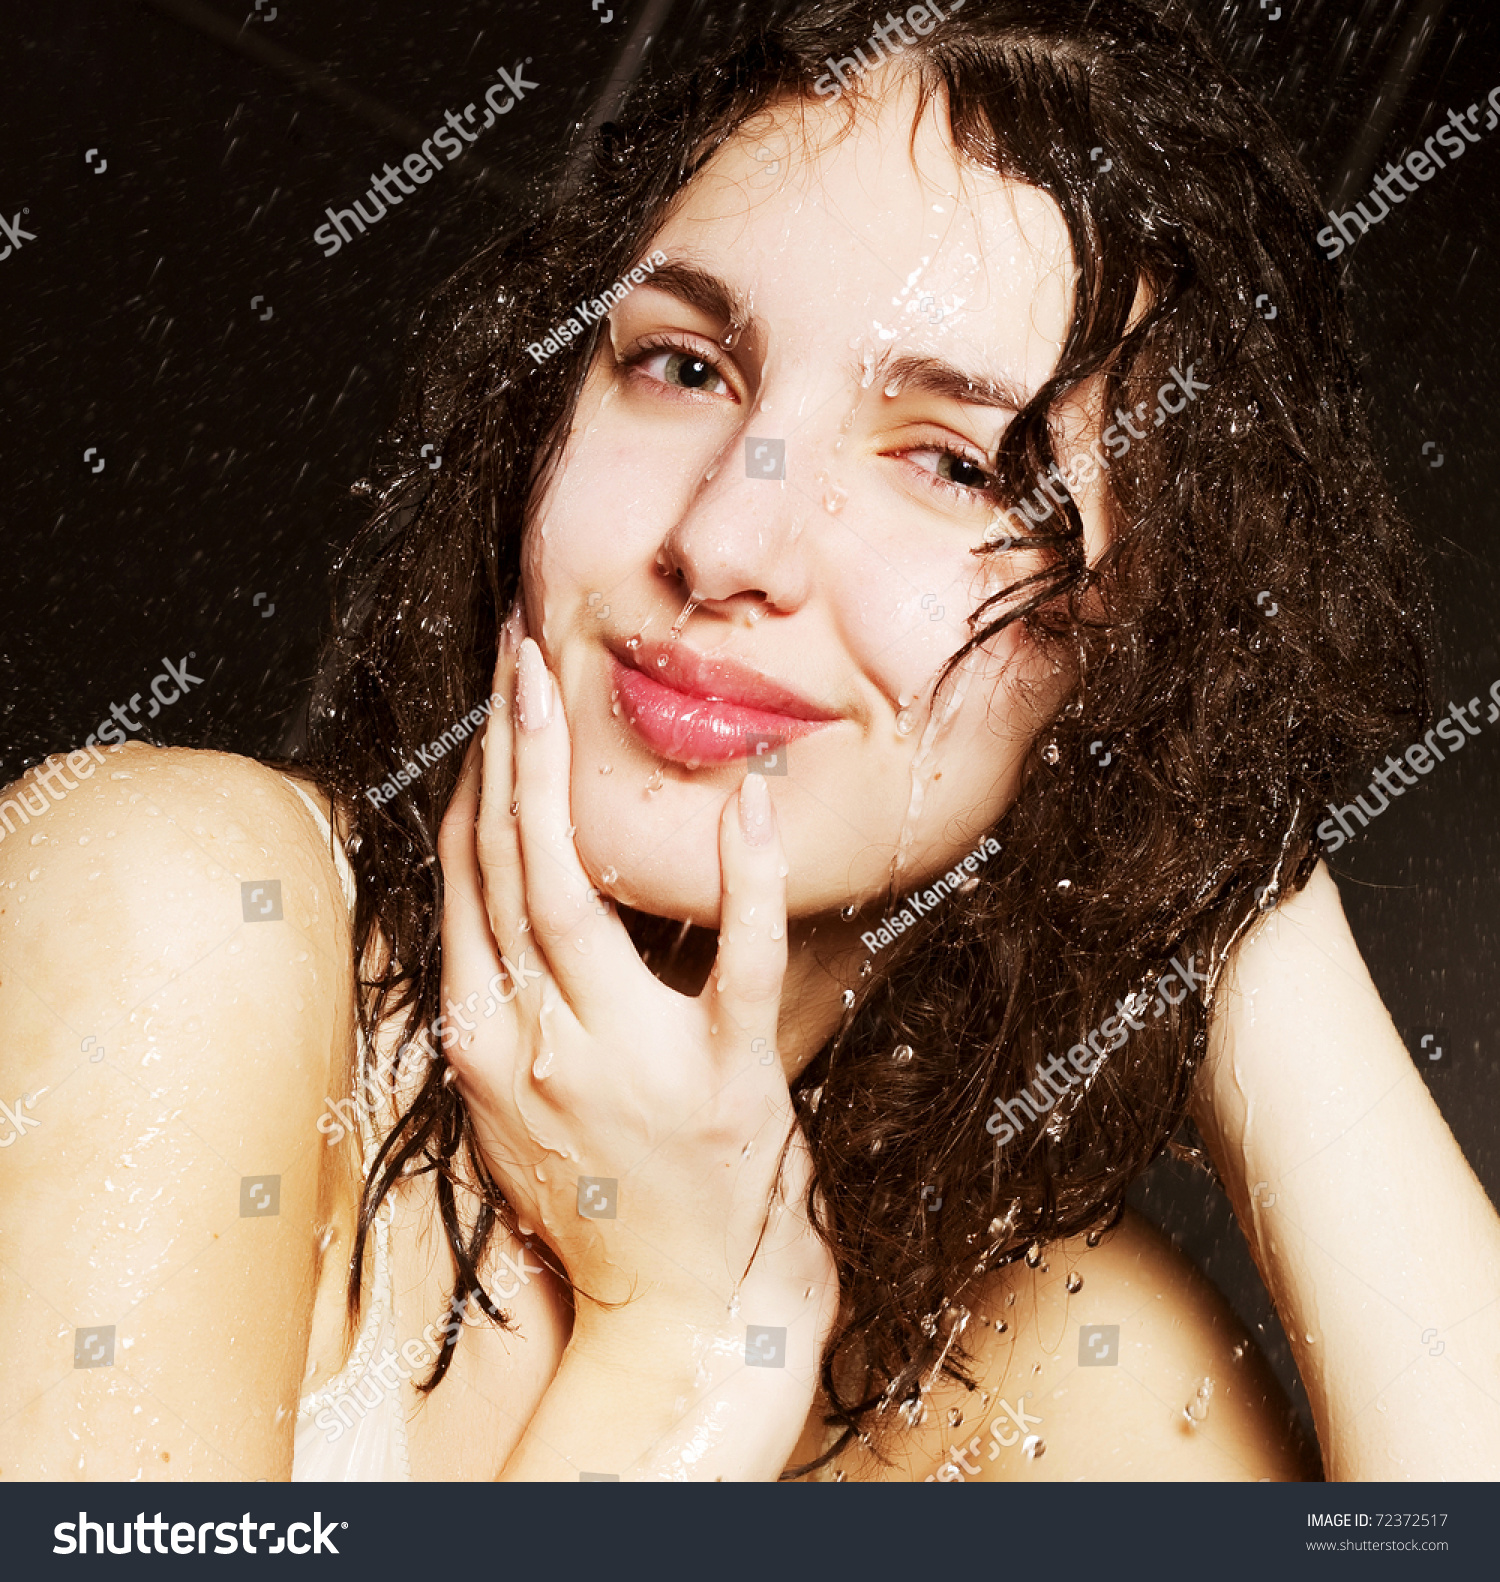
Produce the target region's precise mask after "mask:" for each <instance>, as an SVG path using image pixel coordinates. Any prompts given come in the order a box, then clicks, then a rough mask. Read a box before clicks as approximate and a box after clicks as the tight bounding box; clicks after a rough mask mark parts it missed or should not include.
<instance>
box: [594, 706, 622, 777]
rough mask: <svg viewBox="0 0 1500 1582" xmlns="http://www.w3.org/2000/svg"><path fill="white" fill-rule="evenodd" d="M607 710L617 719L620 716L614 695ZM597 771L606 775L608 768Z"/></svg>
mask: <svg viewBox="0 0 1500 1582" xmlns="http://www.w3.org/2000/svg"><path fill="white" fill-rule="evenodd" d="M609 712H610V713H611V714H612V715H614V717H615V718H616V719H619V717H620V700H619V698H618V697H616V698H615V699H614V701H613V702H612V703H611V704H610V706H609ZM599 772H600V774H606V775H607V774H608V773H609V770H608V769H601V770H600V771H599Z"/></svg>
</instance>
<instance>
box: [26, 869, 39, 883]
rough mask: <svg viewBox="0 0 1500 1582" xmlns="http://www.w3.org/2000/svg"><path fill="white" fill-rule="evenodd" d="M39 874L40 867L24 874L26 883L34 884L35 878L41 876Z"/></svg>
mask: <svg viewBox="0 0 1500 1582" xmlns="http://www.w3.org/2000/svg"><path fill="white" fill-rule="evenodd" d="M41 876H42V870H41V869H40V868H33V869H32V870H31V872H30V873H28V874H27V875H26V879H27V882H28V883H30V884H35V883H36V882H37V880H38V879H40V878H41Z"/></svg>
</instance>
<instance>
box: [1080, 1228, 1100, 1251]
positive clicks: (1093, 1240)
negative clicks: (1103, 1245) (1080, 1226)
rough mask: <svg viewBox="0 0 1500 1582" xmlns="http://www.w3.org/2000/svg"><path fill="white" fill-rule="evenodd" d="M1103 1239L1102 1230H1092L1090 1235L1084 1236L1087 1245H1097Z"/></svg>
mask: <svg viewBox="0 0 1500 1582" xmlns="http://www.w3.org/2000/svg"><path fill="white" fill-rule="evenodd" d="M1103 1240H1104V1232H1103V1231H1102V1230H1091V1231H1090V1232H1089V1233H1088V1235H1087V1236H1085V1237H1084V1238H1083V1241H1084V1245H1085V1246H1087V1247H1097V1246H1098V1245H1099V1243H1100V1242H1101V1241H1103Z"/></svg>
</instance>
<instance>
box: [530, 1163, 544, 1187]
mask: <svg viewBox="0 0 1500 1582" xmlns="http://www.w3.org/2000/svg"><path fill="white" fill-rule="evenodd" d="M532 1169H533V1170H535V1172H536V1178H537V1180H538V1181H540V1182H541V1183H542V1185H543V1186H546V1184H547V1178H546V1176H544V1175H543V1174H542V1167H541V1166H540V1165H533V1166H532Z"/></svg>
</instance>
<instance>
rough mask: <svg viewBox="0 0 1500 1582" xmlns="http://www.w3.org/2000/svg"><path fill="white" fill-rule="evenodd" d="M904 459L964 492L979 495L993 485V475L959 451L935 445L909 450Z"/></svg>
mask: <svg viewBox="0 0 1500 1582" xmlns="http://www.w3.org/2000/svg"><path fill="white" fill-rule="evenodd" d="M906 459H907V460H908V461H909V462H911V463H912V464H913V465H914V466H917V467H920V468H921V469H922V471H923V472H926V473H930V474H931V475H932V477H933V478H934V480H935V481H937V482H938V483H940V484H946V485H947V486H948V487H949V488H950V489H957V490H959V491H961V492H962V493H964V494H973V495H980V494H984V493H986V492H987V491H988V490H991V489H993V488H994V486H995V480H994V478H993V476H992V475H991V474H990V473H988V472H986V471H985V470H984V468H983V467H982V466H980V464H979V463H978V462H977V461H975V460H974V459H973V457H971V456H965V455H963V454H961V453H960V452H959V451H954V450H941V449H939V448H937V447H936V446H933V447H931V448H926V449H918V450H910V451H908V452H907V453H906Z"/></svg>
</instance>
